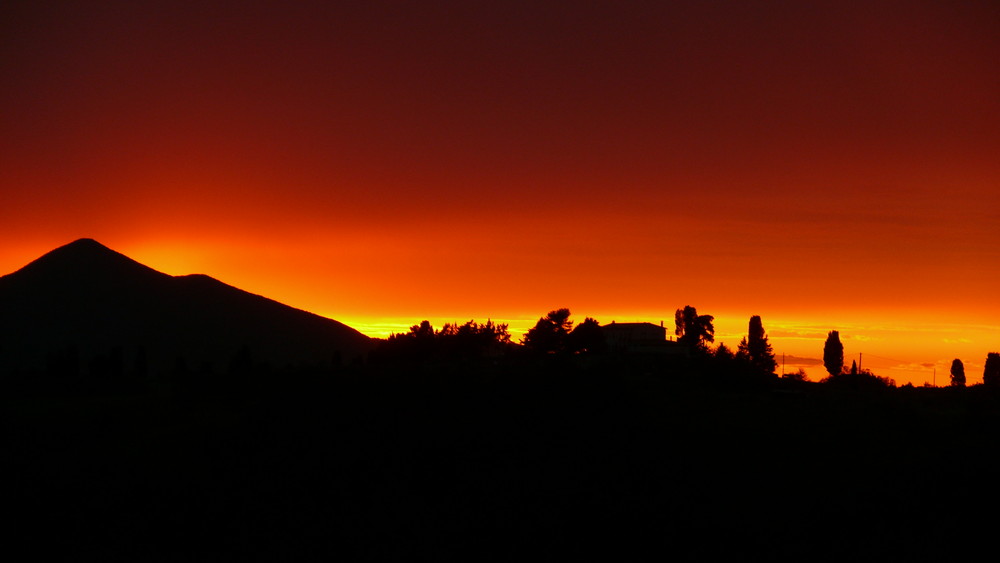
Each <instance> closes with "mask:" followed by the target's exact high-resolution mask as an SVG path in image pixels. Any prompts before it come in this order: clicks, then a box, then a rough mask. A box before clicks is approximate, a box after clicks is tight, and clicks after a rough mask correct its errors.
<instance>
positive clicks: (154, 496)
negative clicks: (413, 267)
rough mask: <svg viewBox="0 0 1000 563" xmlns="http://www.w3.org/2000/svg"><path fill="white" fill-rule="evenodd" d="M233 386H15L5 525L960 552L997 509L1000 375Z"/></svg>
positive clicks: (754, 551) (146, 550)
mask: <svg viewBox="0 0 1000 563" xmlns="http://www.w3.org/2000/svg"><path fill="white" fill-rule="evenodd" d="M212 395H214V396H212V397H205V396H203V395H200V394H198V393H192V394H189V395H185V396H182V397H180V398H178V397H176V396H173V395H163V394H131V395H119V396H111V395H108V394H98V395H95V394H88V395H85V396H61V397H52V396H38V395H37V394H36V395H34V396H27V395H16V394H13V395H8V396H7V397H4V398H0V409H2V410H0V441H2V442H0V444H2V452H0V456H2V457H0V462H2V464H3V468H4V469H3V472H4V473H5V474H6V476H5V477H4V479H3V483H4V485H3V487H2V489H0V492H2V501H0V502H2V506H3V511H4V512H6V513H7V516H8V518H7V521H8V522H9V524H7V525H6V529H5V532H4V533H5V535H7V534H9V540H7V541H6V542H5V544H6V545H7V546H8V548H9V549H11V550H14V549H20V548H28V549H30V550H31V551H32V553H33V554H34V557H33V558H35V559H38V558H41V556H42V555H44V554H46V553H48V552H55V551H57V552H62V553H67V552H68V553H72V554H74V557H73V558H74V559H75V560H96V559H101V560H109V559H111V560H113V559H128V560H145V561H148V560H153V561H156V560H166V561H174V560H177V561H201V560H245V559H268V560H275V559H277V560H290V561H292V560H295V561H299V560H313V559H323V560H329V559H342V560H387V559H388V560H407V561H412V560H435V561H444V560H461V561H479V560H510V561H521V560H568V559H581V558H583V559H595V558H598V559H612V558H613V559H615V560H623V561H625V560H632V561H634V560H665V559H668V560H669V559H673V560H699V561H702V560H709V559H718V558H726V559H730V560H733V559H735V560H776V559H782V560H796V561H816V560H830V561H843V560H873V559H888V560H929V559H935V558H938V557H941V558H943V559H945V560H957V559H964V558H965V557H963V554H965V553H966V550H971V549H972V547H973V546H975V545H979V544H985V545H990V543H991V541H992V538H993V536H994V534H995V531H996V529H997V527H996V524H997V522H998V519H997V518H996V517H995V516H994V515H995V514H996V513H997V511H998V510H1000V504H998V502H997V501H998V500H1000V494H998V493H997V488H996V483H997V477H998V475H1000V460H998V456H997V455H996V451H997V445H998V438H1000V396H995V395H992V394H990V393H987V392H986V390H984V389H982V388H976V389H957V390H952V389H938V390H927V389H893V390H885V391H871V392H867V393H860V392H850V391H844V390H833V389H830V388H828V387H824V386H820V385H818V384H802V385H791V384H788V385H778V384H775V385H770V386H744V387H742V388H735V387H732V386H725V385H719V384H712V383H705V382H699V381H697V380H691V379H681V378H678V377H675V376H654V375H631V374H622V373H617V372H615V371H614V370H608V371H607V372H602V373H587V372H579V371H576V370H573V372H572V373H564V374H561V375H553V374H552V373H548V374H545V375H540V374H531V373H525V372H523V371H522V372H518V371H516V370H515V371H513V372H510V373H493V374H492V375H482V374H481V373H480V374H477V375H471V374H461V373H459V374H452V375H435V376H426V375H424V376H406V377H402V376H390V375H384V374H383V375H377V376H376V375H370V374H369V375H366V376H360V375H345V376H340V377H337V378H335V379H329V378H326V379H324V381H323V382H319V381H318V380H313V379H303V380H299V381H298V382H296V383H293V384H286V385H282V386H281V388H270V387H268V386H267V385H265V386H264V392H263V393H261V394H252V395H246V394H242V395H239V396H232V395H228V394H226V393H214V394H212ZM981 511H985V514H986V516H980V515H979V513H980V512H981Z"/></svg>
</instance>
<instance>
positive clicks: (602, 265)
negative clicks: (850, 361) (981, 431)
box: [0, 1, 1000, 384]
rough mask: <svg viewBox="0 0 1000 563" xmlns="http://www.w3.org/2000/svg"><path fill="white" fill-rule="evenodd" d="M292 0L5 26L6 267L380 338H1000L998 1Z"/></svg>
mask: <svg viewBox="0 0 1000 563" xmlns="http://www.w3.org/2000/svg"><path fill="white" fill-rule="evenodd" d="M285 4H286V3H281V2H262V3H254V6H252V7H248V6H245V5H244V3H236V2H231V3H226V2H220V3H213V5H212V6H211V7H206V6H203V5H202V3H194V2H191V3H187V2H175V1H172V2H143V3H132V2H117V3H116V2H112V3H108V4H106V5H104V6H103V7H93V6H88V7H72V6H64V5H55V4H53V5H48V4H46V3H43V2H38V3H25V4H23V5H13V6H12V5H9V3H8V4H5V5H4V6H3V7H0V65H2V66H0V70H2V72H3V76H4V80H3V81H0V132H2V135H0V195H2V200H0V228H2V229H3V232H4V234H5V236H4V237H3V242H0V270H2V271H4V272H8V271H13V270H15V269H17V268H18V267H20V266H22V265H23V264H24V263H26V262H27V261H29V260H30V259H32V258H34V257H36V256H38V255H39V254H41V253H43V252H45V251H47V250H50V249H51V248H54V247H56V246H59V245H61V244H65V243H66V242H69V241H71V240H73V239H76V238H80V237H84V236H87V237H93V238H97V239H98V240H99V241H101V242H103V243H104V244H106V245H108V246H111V247H112V248H115V249H116V250H119V251H121V252H124V253H126V254H128V255H130V256H132V257H134V258H136V259H138V260H140V261H142V262H144V263H147V264H149V265H151V266H153V267H156V268H158V269H160V270H163V271H166V272H168V273H173V274H180V273H190V272H196V271H197V272H204V273H208V274H210V275H213V276H215V277H217V278H219V279H222V280H223V281H226V282H228V283H231V284H233V285H236V286H239V287H242V288H245V289H248V290H250V291H253V292H256V293H261V294H264V295H267V296H269V297H272V298H275V299H278V300H280V301H284V302H286V303H289V304H291V305H295V306H298V307H302V308H305V309H309V310H312V311H315V312H318V313H321V314H325V315H328V316H331V317H333V318H336V319H338V320H341V321H344V322H347V323H348V324H352V325H353V326H356V327H358V328H360V329H362V330H365V331H367V332H369V333H372V334H379V333H384V331H386V330H393V329H394V328H395V327H399V328H402V327H405V326H408V325H409V324H412V323H414V322H417V321H419V320H420V319H422V318H430V319H433V320H435V321H436V322H437V324H440V323H441V322H444V321H445V320H457V321H462V320H468V319H469V318H476V319H484V318H486V317H492V318H494V319H507V320H510V321H511V322H512V324H513V326H514V327H515V328H517V327H523V328H526V327H527V326H528V325H530V324H531V323H532V322H533V321H534V320H535V319H537V318H538V316H540V315H542V314H544V313H545V312H546V311H548V310H550V309H553V308H557V307H563V306H566V307H569V308H570V309H572V310H573V312H574V316H575V317H576V318H578V320H582V318H583V317H584V316H587V315H590V316H595V317H597V318H598V319H599V320H602V321H608V320H611V319H612V318H614V319H618V320H652V321H658V320H661V319H663V320H666V321H668V323H669V322H670V319H671V318H672V314H673V311H674V309H676V308H678V307H682V306H684V305H687V304H691V305H694V306H696V307H697V308H698V310H699V311H700V312H702V313H709V314H714V315H716V316H718V317H719V323H718V325H719V326H718V328H719V333H720V339H722V340H725V341H726V342H727V343H729V344H735V343H736V342H737V341H738V340H739V336H740V335H741V334H742V333H743V332H745V330H746V326H745V325H746V322H747V319H748V318H749V316H750V315H752V314H760V315H762V317H763V320H764V324H765V328H767V329H768V330H769V331H771V333H772V340H773V341H774V343H775V345H776V348H777V349H778V352H779V353H780V352H782V351H784V352H786V353H788V354H794V355H795V356H800V357H809V358H818V357H820V356H821V353H822V342H823V337H824V336H825V333H826V331H827V330H829V329H839V330H841V331H842V334H844V336H845V346H846V347H847V353H848V355H851V354H856V353H857V352H859V351H860V352H864V353H866V357H867V354H870V355H871V356H872V360H871V361H872V363H871V364H870V366H871V367H873V368H874V369H876V371H877V372H882V373H889V371H888V370H890V368H893V367H897V366H899V365H903V366H909V367H907V370H909V371H907V370H896V371H893V372H891V375H892V376H893V377H896V379H897V380H899V381H901V382H902V381H907V380H912V381H914V382H916V383H917V384H919V383H922V382H923V381H925V380H926V381H930V380H931V378H932V377H933V375H932V373H933V368H927V367H923V366H921V364H928V365H933V364H935V363H937V364H938V372H939V373H938V379H937V380H938V382H939V383H940V382H941V381H942V377H946V374H942V373H940V372H941V371H942V370H944V371H945V372H946V371H947V366H946V365H945V363H947V364H950V360H951V359H952V358H954V357H961V358H962V359H963V360H964V361H965V362H966V365H967V366H968V371H969V373H970V375H971V378H970V379H972V380H973V381H974V380H976V378H978V377H980V376H981V364H982V362H983V359H984V358H985V355H986V352H988V351H992V350H998V349H1000V296H998V293H997V279H998V277H1000V250H998V249H1000V244H998V243H1000V159H998V158H997V155H998V154H1000V133H998V132H1000V72H998V71H1000V68H998V64H997V61H998V60H1000V34H998V33H997V29H1000V7H998V5H997V4H996V3H995V2H988V1H983V2H975V1H969V2H962V3H944V2H911V1H907V2H868V3H863V5H860V6H859V7H855V8H851V7H844V6H842V5H841V4H843V3H841V2H829V3H818V4H814V3H810V4H813V5H811V6H808V7H807V6H804V5H802V4H803V3H801V2H766V3H737V2H733V3H704V2H655V3H648V4H647V3H630V4H629V5H628V6H627V7H623V6H622V5H621V3H615V2H606V3H601V2H578V3H572V5H567V4H565V3H551V4H545V3H540V2H505V3H489V4H483V5H478V3H470V2H421V3H412V4H410V3H406V4H404V3H395V2H364V3H360V4H361V6H355V7H344V6H333V7H331V6H328V5H327V4H330V3H326V2H297V3H295V6H294V7H289V6H287V5H285ZM493 4H502V5H493ZM803 335H805V336H803ZM817 335H821V336H817ZM965 341H968V342H965ZM876 357H882V358H888V359H889V360H892V361H891V362H887V361H883V362H882V363H881V364H879V363H878V362H879V361H880V360H877V358H876ZM910 364H912V366H910ZM913 366H918V367H916V368H914V367H913ZM941 366H944V367H941ZM974 366H980V368H979V370H978V371H977V370H976V369H975V367H974ZM810 373H811V374H812V373H813V372H810ZM816 375H819V372H817V373H816Z"/></svg>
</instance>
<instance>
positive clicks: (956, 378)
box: [951, 358, 965, 387]
mask: <svg viewBox="0 0 1000 563" xmlns="http://www.w3.org/2000/svg"><path fill="white" fill-rule="evenodd" d="M951 384H952V386H953V387H965V365H964V364H962V360H959V359H958V358H955V359H954V360H952V361H951Z"/></svg>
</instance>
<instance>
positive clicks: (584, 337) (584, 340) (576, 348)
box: [567, 317, 608, 353]
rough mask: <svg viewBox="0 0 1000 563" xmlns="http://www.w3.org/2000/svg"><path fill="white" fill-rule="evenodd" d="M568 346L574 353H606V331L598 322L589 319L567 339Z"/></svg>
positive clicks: (577, 327) (577, 326) (579, 325)
mask: <svg viewBox="0 0 1000 563" xmlns="http://www.w3.org/2000/svg"><path fill="white" fill-rule="evenodd" d="M567 345H568V347H569V349H570V351H572V352H594V353H601V352H604V351H605V350H606V349H607V347H608V343H607V341H606V340H605V338H604V329H602V328H601V323H599V322H597V320H595V319H592V318H590V317H587V318H586V319H584V320H583V322H582V323H580V324H578V325H576V327H575V328H574V329H573V331H572V332H570V333H569V337H568V338H567Z"/></svg>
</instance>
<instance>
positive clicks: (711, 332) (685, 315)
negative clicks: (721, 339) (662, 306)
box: [674, 305, 715, 351]
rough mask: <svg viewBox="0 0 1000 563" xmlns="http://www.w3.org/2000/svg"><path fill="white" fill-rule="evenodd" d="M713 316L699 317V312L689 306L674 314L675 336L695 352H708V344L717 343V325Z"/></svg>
mask: <svg viewBox="0 0 1000 563" xmlns="http://www.w3.org/2000/svg"><path fill="white" fill-rule="evenodd" d="M714 320H715V317H713V316H712V315H699V314H698V310H697V309H695V308H694V307H692V306H690V305H687V306H685V307H684V308H683V309H677V312H676V313H674V325H675V328H674V334H676V335H677V342H680V343H682V344H687V345H688V346H690V347H691V349H693V350H698V351H706V350H707V348H708V345H707V343H708V342H714V341H715V325H714V324H712V322H713V321H714Z"/></svg>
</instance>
